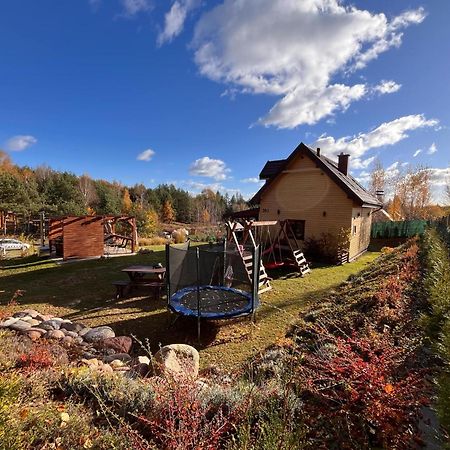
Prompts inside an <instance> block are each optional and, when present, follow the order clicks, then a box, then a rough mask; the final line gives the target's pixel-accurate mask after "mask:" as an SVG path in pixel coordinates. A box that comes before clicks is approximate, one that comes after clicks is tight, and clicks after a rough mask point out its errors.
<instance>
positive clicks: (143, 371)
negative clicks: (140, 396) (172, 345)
mask: <svg viewBox="0 0 450 450" xmlns="http://www.w3.org/2000/svg"><path fill="white" fill-rule="evenodd" d="M132 366H133V371H134V372H135V373H137V374H138V375H139V376H141V377H145V376H147V375H149V374H150V372H151V370H150V369H151V367H150V358H148V357H147V356H138V357H137V358H136V359H135V360H134V361H133V365H132Z"/></svg>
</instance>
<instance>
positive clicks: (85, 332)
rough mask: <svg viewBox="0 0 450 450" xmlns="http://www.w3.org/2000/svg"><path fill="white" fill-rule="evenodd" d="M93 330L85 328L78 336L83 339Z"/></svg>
mask: <svg viewBox="0 0 450 450" xmlns="http://www.w3.org/2000/svg"><path fill="white" fill-rule="evenodd" d="M91 330H92V328H90V327H85V328H83V329H82V330H80V331H79V332H78V335H79V336H81V337H83V336H84V335H85V334H87V333H89V331H91Z"/></svg>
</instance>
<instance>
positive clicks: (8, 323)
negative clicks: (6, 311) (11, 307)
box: [0, 317, 20, 328]
mask: <svg viewBox="0 0 450 450" xmlns="http://www.w3.org/2000/svg"><path fill="white" fill-rule="evenodd" d="M19 320H20V319H19V318H18V317H9V318H8V319H6V320H5V321H4V322H1V323H0V327H1V328H8V327H10V326H11V325H12V324H13V323H16V322H18V321H19Z"/></svg>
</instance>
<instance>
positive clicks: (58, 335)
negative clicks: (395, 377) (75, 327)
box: [45, 330, 65, 339]
mask: <svg viewBox="0 0 450 450" xmlns="http://www.w3.org/2000/svg"><path fill="white" fill-rule="evenodd" d="M45 337H46V338H47V339H64V337H65V335H64V333H63V332H62V331H61V330H50V331H47V333H45Z"/></svg>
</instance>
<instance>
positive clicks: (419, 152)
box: [413, 148, 422, 158]
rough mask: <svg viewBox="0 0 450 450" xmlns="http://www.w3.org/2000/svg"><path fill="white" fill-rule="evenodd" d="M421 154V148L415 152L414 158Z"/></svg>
mask: <svg viewBox="0 0 450 450" xmlns="http://www.w3.org/2000/svg"><path fill="white" fill-rule="evenodd" d="M421 153H422V149H421V148H418V149H417V150H416V151H415V152H414V154H413V158H415V157H417V156H419V155H420V154H421Z"/></svg>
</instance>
